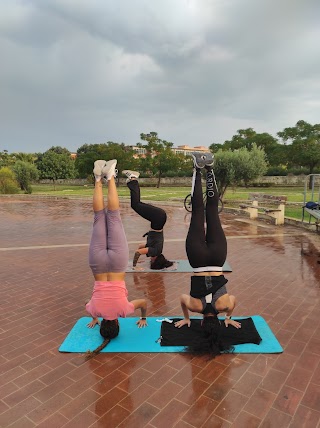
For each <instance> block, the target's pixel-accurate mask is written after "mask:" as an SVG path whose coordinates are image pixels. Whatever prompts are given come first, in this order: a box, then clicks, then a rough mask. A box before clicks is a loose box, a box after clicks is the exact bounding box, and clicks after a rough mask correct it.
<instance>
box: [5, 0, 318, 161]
mask: <svg viewBox="0 0 320 428" xmlns="http://www.w3.org/2000/svg"><path fill="white" fill-rule="evenodd" d="M319 9H320V5H319V4H318V2H316V1H313V0H305V1H302V0H283V1H282V2H277V1H276V0H268V1H267V0H265V1H262V2H257V1H255V0H241V2H239V1H237V0H227V1H226V0H201V2H200V1H197V0H185V1H183V0H165V1H161V2H160V1H159V0H155V1H152V2H150V1H147V0H136V1H128V0H127V1H125V0H120V1H118V2H114V1H111V0H109V1H106V0H91V1H90V2H88V1H86V0H46V1H43V2H37V1H32V0H29V1H27V0H24V1H23V0H20V1H18V0H16V1H12V0H2V2H1V3H0V53H1V67H0V89H1V98H0V100H1V101H0V141H1V145H0V150H3V149H8V150H9V151H26V152H33V151H45V150H46V149H48V148H49V147H50V146H51V145H61V146H64V147H67V148H68V149H69V150H76V149H77V148H78V147H79V146H80V145H82V144H84V143H96V142H104V141H108V140H113V141H118V142H124V143H126V144H134V143H136V142H137V141H139V134H140V133H141V132H148V131H149V130H154V131H157V132H158V133H159V135H160V137H162V138H164V139H167V140H169V141H172V142H173V143H174V144H175V145H179V144H189V145H199V144H203V145H209V144H211V143H212V142H221V143H222V142H223V141H224V140H226V139H230V138H231V137H232V135H234V134H235V133H236V131H237V130H238V129H240V128H246V127H249V126H250V127H253V128H254V129H256V130H257V131H259V132H264V131H265V132H270V133H273V134H275V133H276V132H277V131H279V130H281V129H283V128H284V127H287V126H293V125H294V123H295V122H296V121H297V120H299V119H304V120H306V121H309V122H311V123H316V122H318V121H319V120H318V117H319V110H320V103H319V101H318V100H319V92H320V78H319V75H320V74H319V68H320V67H319V65H320V64H319V62H320V58H319V55H318V53H317V50H316V49H317V40H318V38H319V33H320V29H319V26H318V21H319V19H318V18H319V12H320V10H319Z"/></svg>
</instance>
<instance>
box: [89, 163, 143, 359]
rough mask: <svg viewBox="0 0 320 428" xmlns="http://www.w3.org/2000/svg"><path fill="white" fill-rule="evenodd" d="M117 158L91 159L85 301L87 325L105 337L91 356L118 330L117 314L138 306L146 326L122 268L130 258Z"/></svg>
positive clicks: (116, 334)
mask: <svg viewBox="0 0 320 428" xmlns="http://www.w3.org/2000/svg"><path fill="white" fill-rule="evenodd" d="M116 164H117V161H116V159H112V160H110V161H108V162H106V161H104V160H98V161H96V162H95V163H94V170H93V173H94V176H95V187H94V194H93V211H94V223H93V228H92V236H91V241H90V246H89V265H90V268H91V270H92V273H93V276H94V279H95V282H94V287H93V293H92V296H91V299H90V300H89V301H88V303H87V304H86V310H87V312H88V313H89V314H90V315H91V316H92V321H91V322H89V323H88V325H87V326H88V328H94V327H95V326H96V325H100V321H99V318H100V317H101V318H103V320H102V322H101V326H100V334H101V336H102V337H103V338H104V339H105V340H104V341H103V343H102V344H101V345H100V346H99V347H98V348H97V349H96V350H95V351H93V352H91V353H89V354H88V357H89V358H90V357H91V356H93V355H96V354H97V353H98V352H99V351H101V349H103V348H104V347H105V346H106V345H107V344H108V343H109V342H110V340H111V339H113V338H115V337H116V336H118V334H119V323H118V318H120V317H126V316H128V315H130V314H132V313H133V312H134V311H135V310H136V309H140V310H141V318H140V320H139V321H138V322H137V325H138V327H139V328H140V327H145V326H147V321H146V311H147V302H146V300H145V299H136V300H132V301H129V300H128V297H127V296H128V290H127V288H126V284H125V271H126V268H127V266H128V261H129V250H128V242H127V238H126V235H125V232H124V228H123V225H122V221H121V216H120V203H119V197H118V192H117V187H116V184H115V179H114V178H115V176H116V174H117V170H116V168H115V167H116ZM103 184H106V187H107V189H108V199H107V205H106V206H105V203H104V196H103Z"/></svg>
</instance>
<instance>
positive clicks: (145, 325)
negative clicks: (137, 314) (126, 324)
mask: <svg viewBox="0 0 320 428" xmlns="http://www.w3.org/2000/svg"><path fill="white" fill-rule="evenodd" d="M136 324H137V326H138V327H139V328H143V327H148V323H147V320H139V321H137V322H136Z"/></svg>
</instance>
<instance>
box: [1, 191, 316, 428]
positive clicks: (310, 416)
mask: <svg viewBox="0 0 320 428" xmlns="http://www.w3.org/2000/svg"><path fill="white" fill-rule="evenodd" d="M167 212H168V222H167V225H166V230H165V238H166V242H165V249H164V254H165V255H166V256H167V257H168V258H169V259H174V258H177V259H182V258H186V256H185V250H184V238H185V236H186V232H187V228H188V223H189V219H190V216H189V214H186V213H185V211H184V210H183V209H182V208H181V207H177V206H176V207H167ZM122 214H123V223H124V226H125V229H126V232H127V237H128V241H129V242H131V243H130V244H129V247H130V251H131V254H132V253H133V251H134V248H135V246H136V244H135V243H133V241H138V240H140V239H141V240H142V241H143V239H142V237H141V236H142V235H143V233H144V232H146V231H147V229H148V225H147V224H146V222H145V221H144V220H142V219H140V218H139V217H138V216H137V215H136V214H135V213H134V212H132V211H131V209H130V207H129V206H128V204H124V207H123V210H122ZM0 216H1V217H0V218H1V224H0V283H1V301H0V306H1V324H0V348H1V357H0V383H1V386H0V426H1V427H17V428H24V427H26V428H29V427H30V428H31V427H46V428H50V427H55V428H58V427H75V428H79V427H84V428H87V427H108V428H112V427H124V428H127V427H148V428H162V427H165V428H170V427H175V428H190V427H235V428H241V427H263V428H264V427H266V428H267V427H268V428H273V427H275V428H278V427H281V428H286V427H292V428H300V427H304V428H315V427H319V426H320V422H319V420H320V380H319V379H320V336H319V326H320V316H319V315H320V305H319V303H320V288H319V284H320V264H319V261H320V237H319V236H318V235H316V234H312V233H309V232H305V231H304V230H303V229H299V228H295V227H293V226H285V227H275V226H273V225H269V224H267V223H260V222H259V223H258V222H251V221H249V220H248V219H245V218H241V217H239V216H237V215H233V214H227V213H223V214H222V221H223V224H224V226H225V232H226V235H227V238H228V248H229V253H228V260H229V262H230V264H231V266H232V268H233V273H232V274H230V275H229V276H228V278H229V283H228V289H229V291H230V292H232V293H234V294H235V295H236V296H237V298H238V306H237V308H236V310H235V315H241V316H242V315H244V316H245V315H254V314H260V315H262V316H264V317H265V319H266V320H267V321H268V323H269V325H270V327H271V328H272V329H273V331H274V333H275V334H276V335H277V337H278V339H279V341H280V343H281V344H282V346H283V347H284V353H283V354H279V355H266V354H264V355H244V354H241V355H225V356H220V357H218V358H216V359H215V360H213V361H207V360H206V359H205V358H202V357H201V358H200V357H192V356H190V355H183V354H159V355H157V354H100V355H98V356H97V357H95V358H94V359H93V360H91V361H87V362H85V361H84V357H83V356H82V355H81V354H59V352H58V347H59V345H60V344H61V342H62V341H63V339H64V337H65V336H66V334H67V333H68V332H69V330H70V329H71V327H72V326H73V324H74V323H75V321H76V320H77V319H78V318H80V317H81V316H85V315H86V314H85V312H84V302H85V300H86V299H87V298H88V297H90V291H91V289H92V284H93V278H92V275H91V272H90V270H89V268H88V265H87V258H88V255H87V252H88V242H89V239H90V233H91V225H92V213H91V202H90V201H89V200H69V199H57V200H55V199H36V198H33V199H29V200H27V199H25V198H17V197H13V198H2V199H0ZM63 245H67V246H63ZM59 246H60V247H59ZM25 247H28V248H25ZM35 247H36V248H35ZM302 249H303V251H301V250H302ZM189 277H190V275H189V274H187V273H172V274H158V273H135V274H128V275H127V281H126V282H127V287H128V290H129V296H130V298H131V299H134V298H139V297H142V296H145V297H146V298H147V299H148V304H149V314H150V315H151V314H152V315H155V316H158V315H177V314H181V310H180V308H179V302H178V297H179V295H180V294H181V293H182V292H188V289H189Z"/></svg>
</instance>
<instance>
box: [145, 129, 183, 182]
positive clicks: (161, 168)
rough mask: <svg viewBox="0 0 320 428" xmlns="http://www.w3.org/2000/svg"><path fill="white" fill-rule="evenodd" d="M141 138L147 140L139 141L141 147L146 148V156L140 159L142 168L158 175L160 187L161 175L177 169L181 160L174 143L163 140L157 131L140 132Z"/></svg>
mask: <svg viewBox="0 0 320 428" xmlns="http://www.w3.org/2000/svg"><path fill="white" fill-rule="evenodd" d="M140 139H141V140H142V141H145V144H143V143H138V144H137V145H138V146H139V147H143V148H144V149H145V150H146V156H145V158H142V159H141V160H140V162H141V169H142V170H144V171H150V172H152V174H153V175H156V176H157V177H158V183H157V187H160V182H161V177H162V176H163V175H164V174H165V173H166V172H168V171H173V170H176V169H177V168H178V167H179V164H180V162H181V161H179V159H180V158H179V156H177V155H176V154H175V153H174V152H173V151H172V150H171V148H172V146H173V143H171V142H169V141H166V140H161V139H160V138H159V137H158V134H157V132H150V133H149V134H143V133H142V134H140Z"/></svg>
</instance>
